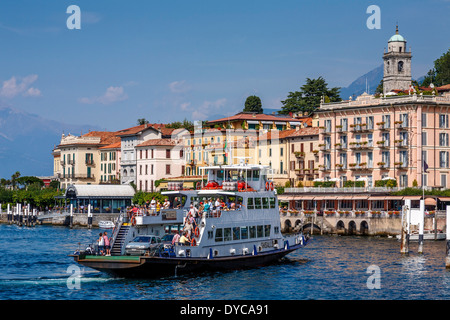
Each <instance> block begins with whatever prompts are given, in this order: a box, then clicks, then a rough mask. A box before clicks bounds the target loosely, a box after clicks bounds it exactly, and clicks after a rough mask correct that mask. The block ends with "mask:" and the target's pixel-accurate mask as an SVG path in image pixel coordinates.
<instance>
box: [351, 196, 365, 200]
mask: <svg viewBox="0 0 450 320" xmlns="http://www.w3.org/2000/svg"><path fill="white" fill-rule="evenodd" d="M368 198H369V196H352V200H367V199H368Z"/></svg>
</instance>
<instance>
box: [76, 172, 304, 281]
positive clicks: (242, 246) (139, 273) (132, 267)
mask: <svg viewBox="0 0 450 320" xmlns="http://www.w3.org/2000/svg"><path fill="white" fill-rule="evenodd" d="M203 170H205V174H206V175H207V177H208V178H207V180H206V181H207V183H206V185H203V184H202V183H198V184H197V187H196V189H195V190H185V189H183V188H182V183H180V184H174V183H172V184H171V186H170V189H172V190H169V191H166V192H163V194H164V195H165V196H166V197H167V198H168V200H169V201H170V203H171V207H170V208H168V209H161V210H160V211H159V212H156V210H154V211H150V213H149V214H147V215H146V214H139V213H138V214H135V215H133V216H132V217H131V218H130V217H126V216H121V217H120V218H119V219H118V220H117V222H116V226H115V228H114V230H113V232H112V233H113V234H112V241H111V255H110V256H103V255H96V254H95V253H94V252H95V251H96V250H94V249H93V248H92V247H88V249H87V250H85V251H78V252H75V253H74V254H73V255H71V256H73V257H74V259H75V261H76V262H78V263H79V264H81V265H84V266H87V267H90V268H93V269H97V270H101V271H104V272H107V273H111V274H113V275H117V276H121V277H155V276H159V275H163V274H169V275H170V274H171V275H174V274H180V273H186V272H193V271H198V270H214V271H217V270H225V269H239V268H246V267H255V266H262V265H266V264H269V263H272V262H274V261H277V260H279V259H280V258H282V257H284V256H285V255H287V254H289V253H290V252H292V251H294V250H296V249H299V248H301V247H304V246H305V245H306V244H307V242H308V237H307V236H306V237H305V236H304V235H303V234H301V233H297V234H292V235H283V234H282V233H281V225H280V216H279V208H278V200H277V196H276V192H275V191H274V187H273V182H272V181H270V180H269V179H268V176H267V173H268V167H265V166H260V165H248V164H243V163H241V164H239V165H224V166H210V167H205V168H203ZM210 200H211V202H212V203H213V205H212V206H211V207H210V208H209V209H207V210H203V211H201V212H200V215H199V217H198V218H197V221H196V225H195V227H194V228H193V229H192V234H191V242H190V244H189V245H182V244H180V243H174V244H172V242H170V241H169V242H168V243H166V242H164V241H162V242H161V243H159V244H158V243H156V245H152V246H151V249H149V250H147V251H145V253H143V254H140V255H127V254H126V253H127V251H126V246H127V244H128V243H130V242H132V241H133V240H134V239H135V238H136V237H138V236H143V235H152V237H150V238H153V236H154V237H155V238H160V237H163V236H164V235H165V234H172V233H173V232H178V231H182V230H183V229H185V227H186V224H187V223H186V221H187V220H189V218H188V216H189V210H190V208H191V205H192V207H198V206H199V205H202V206H203V205H205V202H209V201H210ZM216 201H219V202H221V203H222V202H223V203H225V204H227V205H223V204H222V205H220V206H219V205H216V203H215V202H216ZM200 203H202V204H200ZM163 240H164V239H163ZM158 242H159V240H158Z"/></svg>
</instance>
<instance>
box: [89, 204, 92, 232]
mask: <svg viewBox="0 0 450 320" xmlns="http://www.w3.org/2000/svg"><path fill="white" fill-rule="evenodd" d="M88 228H89V229H91V228H92V212H91V204H88Z"/></svg>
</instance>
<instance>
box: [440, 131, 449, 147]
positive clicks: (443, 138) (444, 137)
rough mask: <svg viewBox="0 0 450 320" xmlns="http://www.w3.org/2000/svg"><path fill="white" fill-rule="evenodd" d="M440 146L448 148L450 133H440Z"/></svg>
mask: <svg viewBox="0 0 450 320" xmlns="http://www.w3.org/2000/svg"><path fill="white" fill-rule="evenodd" d="M439 146H440V147H448V133H439Z"/></svg>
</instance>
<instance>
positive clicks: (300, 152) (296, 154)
mask: <svg viewBox="0 0 450 320" xmlns="http://www.w3.org/2000/svg"><path fill="white" fill-rule="evenodd" d="M294 155H295V157H296V158H303V157H304V156H305V153H304V152H303V151H295V152H294Z"/></svg>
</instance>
